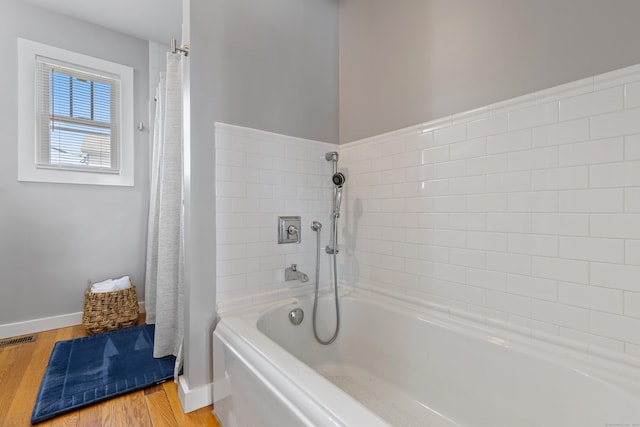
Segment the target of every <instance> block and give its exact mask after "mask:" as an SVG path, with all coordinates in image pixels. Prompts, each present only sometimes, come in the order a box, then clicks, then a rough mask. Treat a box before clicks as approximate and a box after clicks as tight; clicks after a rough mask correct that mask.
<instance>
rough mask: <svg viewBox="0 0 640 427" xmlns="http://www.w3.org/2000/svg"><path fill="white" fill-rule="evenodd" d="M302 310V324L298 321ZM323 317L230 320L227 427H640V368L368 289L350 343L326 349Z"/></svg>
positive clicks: (273, 311)
mask: <svg viewBox="0 0 640 427" xmlns="http://www.w3.org/2000/svg"><path fill="white" fill-rule="evenodd" d="M331 304H332V303H331V300H330V299H327V300H324V301H323V305H322V306H321V311H320V316H321V318H322V319H333V310H332V305H331ZM296 307H301V308H302V309H303V310H304V312H305V318H304V321H303V322H302V324H301V325H300V326H294V325H293V324H291V323H290V322H289V319H288V313H289V312H290V311H291V310H292V309H294V308H296ZM311 307H312V300H310V299H290V300H287V301H283V302H280V303H278V304H271V305H270V306H261V307H256V308H255V309H251V310H245V311H242V312H237V313H227V314H226V315H223V316H222V320H221V321H220V323H219V324H218V326H217V328H216V330H215V332H214V343H213V345H214V377H215V378H214V412H215V414H216V416H217V417H218V418H219V419H220V420H221V422H222V424H223V425H224V426H225V427H236V426H248V427H253V426H278V427H283V426H352V427H365V426H366V427H375V426H389V425H394V426H402V427H410V426H432V427H440V426H447V427H450V426H469V427H472V426H473V427H503V426H504V427H527V426H532V427H533V426H535V427H540V426H545V427H546V426H554V427H574V426H575V427H590V426H593V427H607V426H610V427H613V426H640V372H639V370H638V367H637V366H635V365H634V363H635V362H634V361H633V359H631V358H630V359H629V360H630V362H629V363H619V362H615V361H613V360H610V359H603V358H596V357H594V356H588V357H587V356H585V355H580V354H576V352H575V351H573V355H569V354H568V353H569V352H568V351H567V350H566V349H563V348H561V347H558V346H555V345H551V344H549V343H543V342H535V341H533V340H531V339H528V338H526V337H522V336H518V335H517V334H514V333H511V332H507V331H504V330H500V329H498V328H493V329H492V328H488V327H484V326H479V325H478V324H476V323H473V322H470V321H464V320H461V319H452V318H451V317H450V316H447V315H445V314H443V313H439V312H437V311H433V310H429V309H426V308H424V307H420V306H414V305H411V304H408V303H403V302H400V301H398V300H395V299H390V298H387V297H382V296H379V295H377V294H372V293H368V292H364V291H356V292H352V293H351V294H349V295H345V296H342V297H341V309H342V326H341V330H340V335H339V337H338V339H337V340H336V341H335V343H334V344H332V345H329V346H322V345H320V344H318V343H316V342H315V340H314V338H313V332H312V329H311V318H312V316H311V313H312V308H311ZM332 328H333V325H325V326H324V328H323V331H321V336H323V337H329V336H330V335H331V331H332ZM583 356H584V357H583Z"/></svg>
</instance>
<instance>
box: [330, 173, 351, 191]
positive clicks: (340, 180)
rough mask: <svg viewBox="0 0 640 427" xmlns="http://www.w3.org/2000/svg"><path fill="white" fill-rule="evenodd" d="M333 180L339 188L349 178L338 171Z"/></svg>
mask: <svg viewBox="0 0 640 427" xmlns="http://www.w3.org/2000/svg"><path fill="white" fill-rule="evenodd" d="M331 180H332V181H333V185H335V186H336V187H338V188H342V186H343V185H344V183H345V181H346V180H347V178H345V177H344V175H343V174H342V173H341V172H336V173H334V174H333V176H332V177H331Z"/></svg>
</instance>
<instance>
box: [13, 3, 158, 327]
mask: <svg viewBox="0 0 640 427" xmlns="http://www.w3.org/2000/svg"><path fill="white" fill-rule="evenodd" d="M18 37H22V38H25V39H29V40H33V41H36V42H40V43H46V44H49V45H53V46H56V47H60V48H63V49H68V50H73V51H76V52H79V53H83V54H86V55H91V56H96V57H100V58H103V59H106V60H110V61H113V62H118V63H121V64H125V65H128V66H131V67H133V68H134V69H135V75H134V79H135V105H134V109H135V110H134V112H135V120H134V122H135V123H138V122H139V121H144V122H145V123H146V121H147V117H148V113H147V103H148V44H147V42H145V41H143V40H138V39H135V38H131V37H128V36H124V35H122V34H118V33H114V32H111V31H108V30H105V29H103V28H101V27H96V26H93V25H90V24H87V23H84V22H81V21H77V20H74V19H70V18H66V17H63V16H61V15H57V14H53V13H51V12H48V11H45V10H43V9H40V8H37V7H34V6H30V5H28V4H26V3H25V2H22V1H20V0H3V1H2V13H1V14H0V43H1V44H2V46H3V55H4V59H3V61H2V64H3V66H2V67H0V93H1V94H2V103H0V129H2V132H0V146H1V147H2V155H1V156H0V324H7V323H13V322H19V321H25V320H31V319H37V318H44V317H49V316H55V315H61V314H69V313H74V312H81V311H82V309H83V304H84V290H85V289H86V286H87V281H88V280H89V279H92V280H101V279H104V278H108V277H114V276H118V275H123V274H131V275H132V276H133V278H134V280H135V281H136V283H137V285H138V286H137V288H138V292H139V294H140V296H139V297H140V299H143V297H144V295H142V293H143V291H144V265H145V249H146V227H147V218H146V216H147V205H148V198H149V194H148V193H149V184H148V175H149V166H148V162H149V154H148V152H149V151H148V134H147V133H146V132H138V131H135V182H136V185H135V187H133V188H131V187H108V186H90V185H67V184H45V183H30V182H18V180H17V177H18V171H17V157H18V155H17V141H18V139H17V138H18V126H17V123H18V113H17V103H18V93H17V65H15V64H16V58H17V38H18ZM12 64H13V65H14V66H12Z"/></svg>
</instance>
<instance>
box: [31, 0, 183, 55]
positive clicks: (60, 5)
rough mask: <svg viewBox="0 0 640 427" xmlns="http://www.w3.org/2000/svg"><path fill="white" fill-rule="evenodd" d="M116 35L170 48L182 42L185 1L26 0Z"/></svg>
mask: <svg viewBox="0 0 640 427" xmlns="http://www.w3.org/2000/svg"><path fill="white" fill-rule="evenodd" d="M26 1H28V2H29V3H31V4H34V5H36V6H39V7H42V8H43V9H48V10H51V11H54V12H58V13H61V14H63V15H68V16H71V17H73V18H77V19H81V20H83V21H88V22H91V23H93V24H97V25H100V26H103V27H106V28H109V29H111V30H114V31H118V32H121V33H125V34H129V35H131V36H134V37H137V38H140V39H143V40H151V41H154V42H156V43H161V44H164V45H169V44H170V43H171V38H175V39H177V40H178V42H180V39H181V33H182V0H108V1H105V0H26Z"/></svg>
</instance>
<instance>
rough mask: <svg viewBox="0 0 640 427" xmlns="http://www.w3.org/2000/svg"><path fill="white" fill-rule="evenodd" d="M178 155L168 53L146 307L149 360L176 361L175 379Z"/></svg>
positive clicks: (177, 86)
mask: <svg viewBox="0 0 640 427" xmlns="http://www.w3.org/2000/svg"><path fill="white" fill-rule="evenodd" d="M182 153H183V149H182V55H180V54H173V53H167V71H166V74H164V73H163V75H161V77H160V84H159V85H158V89H157V91H156V115H155V126H154V129H153V148H152V156H151V158H152V164H151V197H150V203H149V223H148V235H147V263H146V264H147V265H146V280H145V308H146V312H147V323H155V325H156V328H155V342H154V347H153V356H154V357H164V356H168V355H174V356H176V368H175V375H176V376H177V374H178V373H179V370H180V369H181V366H182V342H183V338H184V305H183V293H184V280H183V267H184V250H183V248H184V245H183V236H184V226H183V216H184V215H183V212H184V210H183V191H182V176H183V175H182Z"/></svg>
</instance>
